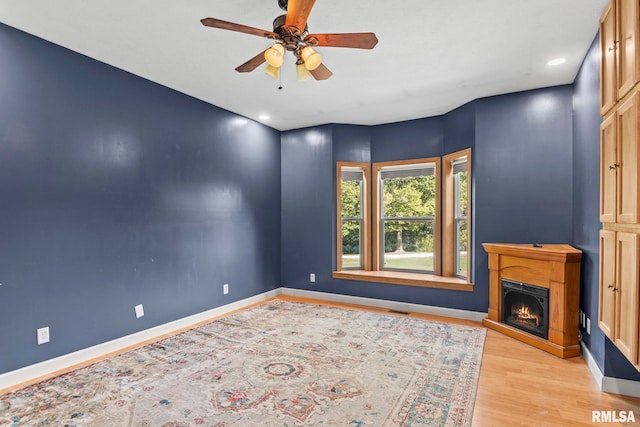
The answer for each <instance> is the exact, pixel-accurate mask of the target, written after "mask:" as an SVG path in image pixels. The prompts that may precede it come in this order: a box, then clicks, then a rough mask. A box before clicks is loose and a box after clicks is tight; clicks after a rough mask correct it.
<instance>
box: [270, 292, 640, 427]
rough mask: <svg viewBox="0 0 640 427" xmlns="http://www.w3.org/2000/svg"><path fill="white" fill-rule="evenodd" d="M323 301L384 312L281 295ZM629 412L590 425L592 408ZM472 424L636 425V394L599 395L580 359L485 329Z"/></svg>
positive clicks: (639, 402) (639, 401)
mask: <svg viewBox="0 0 640 427" xmlns="http://www.w3.org/2000/svg"><path fill="white" fill-rule="evenodd" d="M278 298H282V299H288V300H297V301H305V302H315V303H323V304H327V305H334V306H342V307H351V308H361V309H366V310H371V311H380V312H387V311H388V310H384V309H378V308H372V307H361V306H354V305H350V304H338V303H327V302H326V301H318V300H311V299H306V298H296V297H287V296H280V297H278ZM409 316H410V317H416V318H421V319H427V320H437V321H441V322H449V323H457V324H463V325H472V326H478V327H483V326H482V324H481V323H480V322H474V321H468V320H460V319H452V318H448V317H440V316H431V315H425V314H417V313H411V314H409ZM610 410H613V411H625V412H628V411H633V412H634V416H635V418H636V422H635V423H625V424H620V423H606V424H598V423H592V422H591V420H592V417H591V415H592V411H610ZM472 425H473V427H485V426H486V427H501V426H505V427H506V426H509V427H511V426H549V427H556V426H594V425H603V426H604V425H640V398H631V397H626V396H621V395H616V394H609V393H602V392H600V391H599V390H598V386H597V384H596V381H595V380H594V378H593V376H592V375H591V372H590V371H589V368H588V367H587V364H586V362H585V361H584V360H583V359H582V358H581V357H574V358H571V359H560V358H558V357H555V356H553V355H551V354H549V353H546V352H544V351H542V350H539V349H537V348H535V347H532V346H530V345H528V344H524V343H522V342H520V341H517V340H515V339H513V338H510V337H508V336H506V335H503V334H501V333H499V332H496V331H494V330H491V329H487V338H486V341H485V345H484V353H483V356H482V367H481V369H480V380H479V384H478V391H477V395H476V404H475V408H474V410H473V424H472Z"/></svg>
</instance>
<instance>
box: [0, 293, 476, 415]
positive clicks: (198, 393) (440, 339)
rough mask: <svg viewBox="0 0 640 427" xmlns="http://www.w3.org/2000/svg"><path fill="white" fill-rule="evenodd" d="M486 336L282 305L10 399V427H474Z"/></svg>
mask: <svg viewBox="0 0 640 427" xmlns="http://www.w3.org/2000/svg"><path fill="white" fill-rule="evenodd" d="M485 331H486V330H485V329H484V328H480V327H468V326H458V325H454V324H447V323H438V322H432V321H425V320H420V319H416V318H411V317H407V316H402V315H394V314H381V313H378V312H371V311H363V310H351V309H346V308H336V307H328V306H324V305H316V304H307V303H299V302H291V301H285V300H273V301H270V302H267V303H265V304H262V305H259V306H255V307H253V308H249V309H247V310H243V311H240V312H237V313H235V314H232V315H230V316H227V317H224V318H222V319H218V320H215V321H212V322H211V323H208V324H205V325H203V326H199V327H196V328H194V329H191V330H188V331H186V332H182V333H180V334H178V335H174V336H172V337H169V338H166V339H163V340H161V341H158V342H155V343H153V344H149V345H146V346H144V347H140V348H138V349H135V350H132V351H129V352H126V353H122V354H120V355H118V356H115V357H111V358H109V359H106V360H103V361H100V362H98V363H95V364H93V365H90V366H87V367H83V368H80V369H77V370H75V371H72V372H70V373H67V374H64V375H61V376H58V377H55V378H52V379H50V380H47V381H44V382H41V383H38V384H35V385H32V386H29V387H26V388H23V389H20V390H17V391H14V392H12V393H9V394H4V395H2V396H0V426H109V427H111V426H136V427H138V426H140V427H142V426H162V427H187V426H215V427H222V426H251V427H254V426H305V425H319V426H353V427H361V426H469V425H470V424H471V417H472V412H473V404H474V400H475V394H476V388H477V383H478V375H479V370H480V363H481V359H482V349H483V345H484V339H485Z"/></svg>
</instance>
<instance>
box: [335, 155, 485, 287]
mask: <svg viewBox="0 0 640 427" xmlns="http://www.w3.org/2000/svg"><path fill="white" fill-rule="evenodd" d="M470 165H471V150H470V149H467V150H463V151H459V152H456V153H452V154H449V155H447V156H444V157H443V158H439V157H436V158H424V159H413V160H403V161H395V162H381V163H374V164H373V167H372V168H370V166H369V164H367V163H350V162H338V163H337V180H336V181H337V195H338V197H337V224H339V226H338V227H336V229H337V254H338V256H336V271H335V272H334V274H333V277H334V278H344V279H351V280H363V281H375V282H383V283H395V284H404V285H414V286H429V287H439V288H447V289H458V290H473V285H472V284H471V283H470V274H469V272H470V271H471V257H470V254H471V252H470V247H471V246H470V238H469V237H470V221H469V220H470V218H471V216H470V212H471V203H470V202H471V185H470V183H471V167H470ZM370 170H372V171H373V173H372V175H373V176H372V177H371V179H370V176H371V172H370ZM441 178H442V180H441ZM370 195H371V200H372V202H371V203H370V201H369V199H370Z"/></svg>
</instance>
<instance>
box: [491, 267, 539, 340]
mask: <svg viewBox="0 0 640 427" xmlns="http://www.w3.org/2000/svg"><path fill="white" fill-rule="evenodd" d="M501 289H502V291H501V292H502V314H501V319H500V320H501V321H502V322H503V323H506V324H507V325H511V326H513V327H515V328H518V329H520V330H523V331H525V332H529V333H531V334H534V335H537V336H539V337H542V338H544V339H547V338H548V336H549V325H548V319H549V289H545V288H541V287H539V286H535V285H529V284H526V283H519V282H514V281H511V280H504V279H502V281H501Z"/></svg>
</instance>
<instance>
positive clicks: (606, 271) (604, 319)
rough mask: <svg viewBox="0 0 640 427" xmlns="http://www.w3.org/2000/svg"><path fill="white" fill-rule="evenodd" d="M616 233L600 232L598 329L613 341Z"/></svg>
mask: <svg viewBox="0 0 640 427" xmlns="http://www.w3.org/2000/svg"><path fill="white" fill-rule="evenodd" d="M615 255H616V233H615V232H613V231H610V230H600V295H599V304H598V306H599V307H598V327H599V328H600V330H601V331H602V332H604V334H605V335H606V336H608V337H609V338H610V339H611V340H614V332H615V331H614V324H615V318H616V316H615V293H614V292H613V290H612V289H613V286H614V285H615V265H616V259H615Z"/></svg>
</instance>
